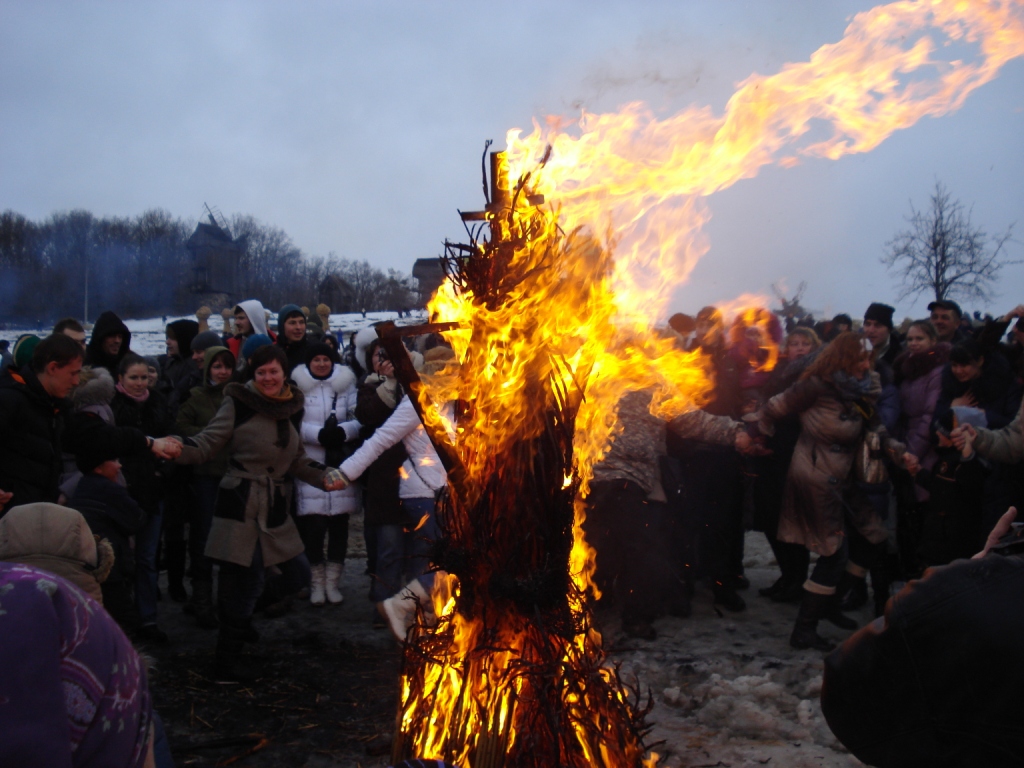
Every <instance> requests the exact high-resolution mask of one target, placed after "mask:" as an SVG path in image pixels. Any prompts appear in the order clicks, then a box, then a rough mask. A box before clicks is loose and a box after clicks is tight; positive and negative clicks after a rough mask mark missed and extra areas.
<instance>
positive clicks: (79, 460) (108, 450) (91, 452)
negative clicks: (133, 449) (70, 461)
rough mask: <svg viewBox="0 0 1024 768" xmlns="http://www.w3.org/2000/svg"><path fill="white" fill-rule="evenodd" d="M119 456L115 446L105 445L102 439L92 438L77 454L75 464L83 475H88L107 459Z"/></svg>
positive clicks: (110, 459)
mask: <svg viewBox="0 0 1024 768" xmlns="http://www.w3.org/2000/svg"><path fill="white" fill-rule="evenodd" d="M116 458H117V451H116V450H115V448H114V446H111V445H104V441H102V440H92V441H90V442H89V444H88V445H84V446H82V448H81V450H79V451H78V453H76V454H75V466H77V467H78V470H79V471H80V472H81V473H82V474H83V475H88V474H89V473H90V472H92V471H93V470H94V469H96V467H98V466H99V465H100V464H102V463H103V462H105V461H113V460H114V459H116Z"/></svg>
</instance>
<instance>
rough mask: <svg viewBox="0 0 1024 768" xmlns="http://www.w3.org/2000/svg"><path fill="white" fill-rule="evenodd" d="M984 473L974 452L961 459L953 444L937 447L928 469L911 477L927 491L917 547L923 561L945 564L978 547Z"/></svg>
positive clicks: (981, 534)
mask: <svg viewBox="0 0 1024 768" xmlns="http://www.w3.org/2000/svg"><path fill="white" fill-rule="evenodd" d="M988 474H989V469H988V468H987V467H986V466H985V464H983V463H982V461H981V459H979V458H978V455H977V453H975V454H974V456H973V458H971V459H969V460H967V461H965V460H964V459H963V458H962V456H961V454H960V451H958V450H957V449H956V448H940V449H939V451H938V453H937V454H936V462H935V464H934V466H933V467H932V469H930V470H928V469H922V470H921V471H920V472H918V473H917V476H916V477H915V478H914V481H915V482H916V483H917V484H918V485H919V486H921V487H922V488H924V489H927V491H928V494H929V499H928V503H927V504H926V505H925V507H924V515H923V519H922V521H921V529H920V533H919V537H918V538H919V541H918V551H917V555H918V557H920V558H921V561H922V562H923V563H924V564H925V565H945V564H946V563H950V562H952V561H953V560H956V559H958V558H961V557H970V556H971V555H973V554H974V553H975V552H978V551H980V550H981V548H982V546H983V545H984V543H985V542H984V538H985V534H983V533H982V531H981V519H982V515H983V514H984V503H983V495H984V490H985V479H986V478H987V476H988ZM986 533H987V532H986Z"/></svg>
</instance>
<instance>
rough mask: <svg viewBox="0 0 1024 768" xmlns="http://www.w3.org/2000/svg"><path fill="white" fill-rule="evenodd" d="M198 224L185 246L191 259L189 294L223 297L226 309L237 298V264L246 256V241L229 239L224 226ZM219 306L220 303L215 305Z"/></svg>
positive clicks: (212, 221)
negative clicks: (190, 290)
mask: <svg viewBox="0 0 1024 768" xmlns="http://www.w3.org/2000/svg"><path fill="white" fill-rule="evenodd" d="M209 219H210V222H209V223H208V224H207V223H204V222H200V223H199V224H197V225H196V231H195V232H193V233H192V236H191V237H190V238H189V239H188V242H186V243H185V247H186V248H187V249H188V252H189V253H190V254H191V255H192V286H191V289H192V293H198V294H205V295H207V296H223V297H225V299H224V301H223V303H224V304H225V305H227V304H230V303H231V302H233V301H235V300H237V298H238V295H237V294H238V262H239V260H240V259H241V258H242V256H244V255H245V247H246V243H245V238H244V237H240V238H238V239H237V240H235V239H232V237H231V233H230V232H229V231H228V229H227V226H226V225H222V224H220V223H218V222H217V220H216V219H215V218H214V216H213V214H212V213H211V214H210V215H209ZM215 303H221V302H215Z"/></svg>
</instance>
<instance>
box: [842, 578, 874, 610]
mask: <svg viewBox="0 0 1024 768" xmlns="http://www.w3.org/2000/svg"><path fill="white" fill-rule="evenodd" d="M836 597H837V598H838V601H839V610H841V611H856V610H857V609H858V608H862V607H863V606H864V604H865V603H867V601H868V583H867V581H866V580H865V578H864V577H863V576H854V575H853V574H852V573H850V572H849V571H844V572H843V575H842V578H840V579H839V586H837V587H836Z"/></svg>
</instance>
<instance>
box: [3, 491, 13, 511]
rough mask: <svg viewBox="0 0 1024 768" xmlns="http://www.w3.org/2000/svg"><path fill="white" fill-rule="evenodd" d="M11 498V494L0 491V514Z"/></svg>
mask: <svg viewBox="0 0 1024 768" xmlns="http://www.w3.org/2000/svg"><path fill="white" fill-rule="evenodd" d="M13 498H14V493H13V492H11V491H5V490H2V489H0V512H2V511H3V508H4V507H5V506H6V505H7V502H9V501H10V500H11V499H13Z"/></svg>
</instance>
